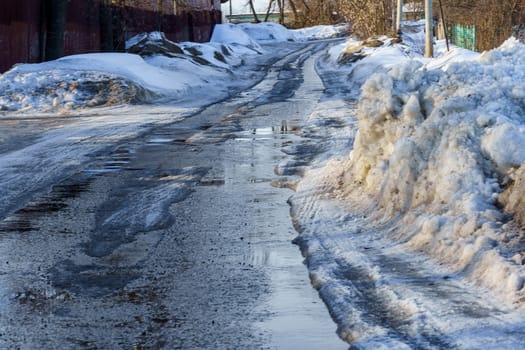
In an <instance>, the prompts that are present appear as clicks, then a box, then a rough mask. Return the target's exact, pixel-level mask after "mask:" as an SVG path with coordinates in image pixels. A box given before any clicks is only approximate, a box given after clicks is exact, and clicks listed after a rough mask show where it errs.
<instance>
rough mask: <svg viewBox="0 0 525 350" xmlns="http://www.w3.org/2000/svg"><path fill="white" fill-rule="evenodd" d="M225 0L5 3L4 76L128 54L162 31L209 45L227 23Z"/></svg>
mask: <svg viewBox="0 0 525 350" xmlns="http://www.w3.org/2000/svg"><path fill="white" fill-rule="evenodd" d="M220 3H221V0H184V1H182V0H2V1H0V52H2V54H1V55H0V72H4V71H6V70H7V69H9V68H10V67H11V66H12V65H13V64H15V63H21V62H29V63H33V62H41V61H45V60H50V59H55V58H57V57H60V56H63V55H71V54H77V53H88V52H100V51H122V50H124V43H125V41H126V40H127V39H129V38H130V37H131V36H133V35H136V34H138V33H142V32H151V31H162V32H164V33H165V34H166V36H167V37H168V38H169V39H170V40H173V41H196V42H205V41H208V40H209V39H210V36H211V33H212V30H213V27H214V25H215V24H216V23H220V22H221V10H220Z"/></svg>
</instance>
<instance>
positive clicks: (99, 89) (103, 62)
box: [0, 23, 316, 113]
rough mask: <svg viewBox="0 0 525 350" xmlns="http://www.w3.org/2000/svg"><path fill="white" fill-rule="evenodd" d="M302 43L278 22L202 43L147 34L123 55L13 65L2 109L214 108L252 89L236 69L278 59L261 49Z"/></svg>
mask: <svg viewBox="0 0 525 350" xmlns="http://www.w3.org/2000/svg"><path fill="white" fill-rule="evenodd" d="M312 33H313V34H312V35H314V34H315V33H316V31H315V30H314V31H312ZM304 40H305V37H304V36H303V35H300V34H298V33H295V32H293V31H290V30H288V29H286V28H285V27H283V26H281V25H279V24H276V23H261V24H242V25H232V24H220V25H217V26H216V28H215V30H214V33H213V36H212V38H211V41H210V42H209V43H202V44H198V43H191V42H184V43H174V42H171V41H169V40H168V39H167V38H166V37H165V36H164V34H163V33H160V32H153V33H144V34H140V35H137V36H135V37H133V38H131V39H130V40H128V42H127V43H126V49H127V53H94V54H82V55H73V56H67V57H63V58H60V59H58V60H55V61H50V62H45V63H40V64H18V65H16V66H14V67H13V68H12V69H11V70H10V71H8V72H6V73H5V74H3V75H0V111H8V112H13V111H16V112H34V111H39V112H63V113H67V112H69V111H72V110H77V109H79V108H85V107H100V106H110V105H122V104H128V103H148V102H152V101H155V100H159V99H168V100H171V101H176V102H177V101H185V100H192V99H195V96H202V98H203V99H207V101H208V100H209V102H212V101H216V100H219V99H221V98H225V97H227V96H228V95H229V94H231V92H232V91H234V90H235V89H236V88H237V89H238V88H242V86H247V85H248V84H249V83H250V82H249V81H248V79H245V78H243V77H240V74H241V73H240V70H239V69H238V68H239V67H242V66H244V64H245V62H246V60H247V58H248V57H253V56H254V55H262V54H275V53H272V52H268V51H267V50H265V49H263V48H262V46H261V45H263V44H272V43H273V44H275V43H279V42H287V41H304ZM251 61H253V59H250V62H251ZM247 74H248V75H249V73H247ZM252 75H253V74H252ZM201 102H202V101H201ZM201 104H202V103H201Z"/></svg>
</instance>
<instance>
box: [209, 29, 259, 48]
mask: <svg viewBox="0 0 525 350" xmlns="http://www.w3.org/2000/svg"><path fill="white" fill-rule="evenodd" d="M210 42H212V43H221V44H230V45H234V46H244V47H247V48H249V49H252V50H255V51H257V52H262V51H263V49H262V47H261V46H260V45H259V44H258V43H257V41H256V40H255V39H254V38H252V37H250V36H249V35H248V34H247V33H246V32H245V31H244V30H243V29H242V27H240V26H238V25H235V24H231V23H224V24H217V25H216V26H215V29H214V30H213V34H212V36H211V39H210Z"/></svg>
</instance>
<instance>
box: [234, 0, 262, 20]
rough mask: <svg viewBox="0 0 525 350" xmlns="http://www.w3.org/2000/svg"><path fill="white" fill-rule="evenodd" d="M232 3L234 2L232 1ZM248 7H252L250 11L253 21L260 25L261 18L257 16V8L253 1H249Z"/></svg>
mask: <svg viewBox="0 0 525 350" xmlns="http://www.w3.org/2000/svg"><path fill="white" fill-rule="evenodd" d="M230 1H232V0H230ZM248 5H249V6H250V10H251V11H252V14H253V20H254V22H255V23H260V22H261V21H260V20H259V17H258V16H257V11H255V6H254V5H253V0H248Z"/></svg>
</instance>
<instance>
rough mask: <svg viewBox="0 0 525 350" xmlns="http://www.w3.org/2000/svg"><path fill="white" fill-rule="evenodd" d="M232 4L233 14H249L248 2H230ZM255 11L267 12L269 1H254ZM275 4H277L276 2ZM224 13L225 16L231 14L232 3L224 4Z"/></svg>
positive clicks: (239, 0)
mask: <svg viewBox="0 0 525 350" xmlns="http://www.w3.org/2000/svg"><path fill="white" fill-rule="evenodd" d="M230 1H231V2H232V9H233V14H239V13H242V14H244V13H249V12H250V7H249V6H248V5H247V4H248V0H230ZM253 3H254V5H255V10H256V11H257V12H260V13H261V12H266V9H267V8H268V3H269V0H254V1H253ZM274 3H275V2H274ZM222 12H223V13H224V14H230V2H229V1H228V2H227V3H224V4H222Z"/></svg>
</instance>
